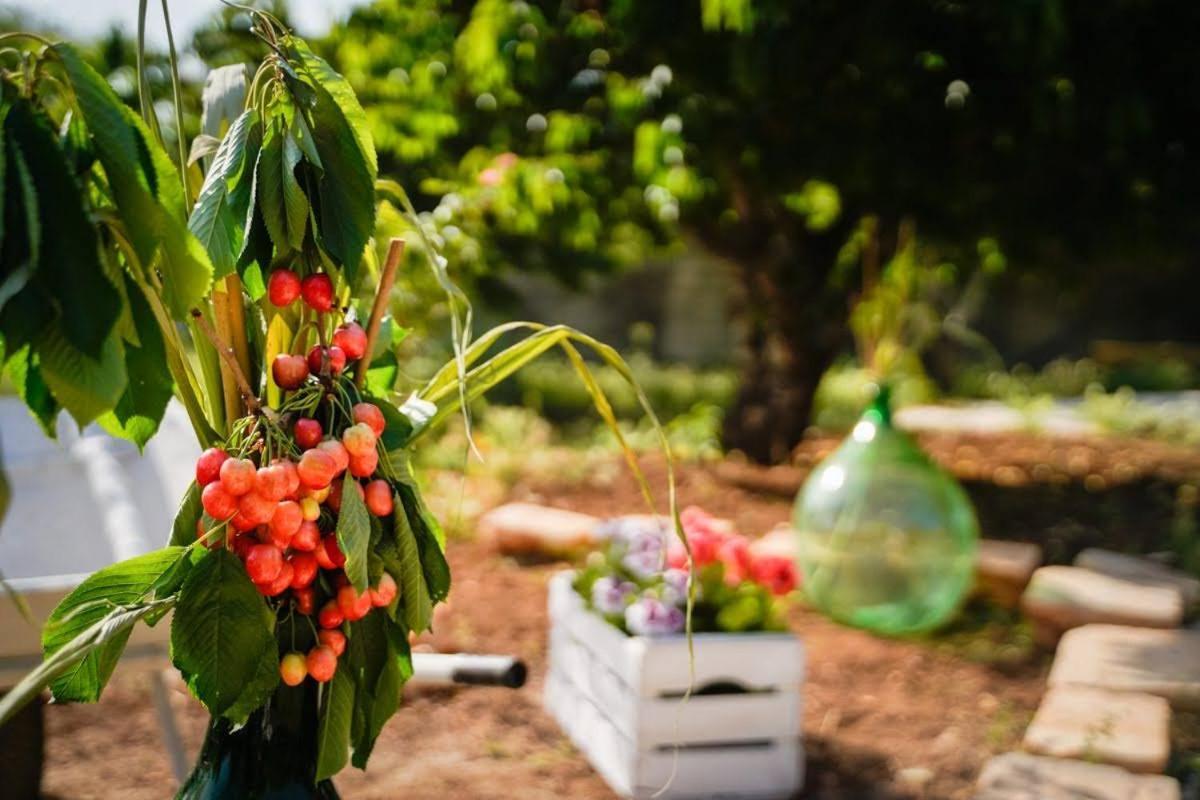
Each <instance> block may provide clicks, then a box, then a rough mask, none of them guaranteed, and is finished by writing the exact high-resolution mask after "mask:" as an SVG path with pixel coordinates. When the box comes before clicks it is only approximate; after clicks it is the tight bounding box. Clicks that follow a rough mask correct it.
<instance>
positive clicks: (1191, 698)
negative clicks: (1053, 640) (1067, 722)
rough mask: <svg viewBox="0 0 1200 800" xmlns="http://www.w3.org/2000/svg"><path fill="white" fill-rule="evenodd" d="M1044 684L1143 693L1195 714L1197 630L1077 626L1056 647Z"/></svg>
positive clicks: (1199, 659) (1199, 669)
mask: <svg viewBox="0 0 1200 800" xmlns="http://www.w3.org/2000/svg"><path fill="white" fill-rule="evenodd" d="M1048 685H1050V686H1052V687H1053V686H1065V685H1078V686H1095V687H1099V688H1103V689H1112V690H1115V691H1134V692H1146V693H1149V694H1155V695H1158V696H1159V697H1162V698H1165V699H1166V700H1167V701H1169V702H1170V703H1171V705H1173V706H1174V707H1175V708H1180V709H1188V710H1192V711H1200V630H1154V629H1151V628H1131V627H1126V626H1121V625H1085V626H1084V627H1082V628H1076V629H1075V630H1073V631H1068V632H1067V634H1066V635H1064V636H1063V638H1062V641H1061V642H1060V643H1059V646H1058V652H1057V653H1056V654H1055V656H1054V665H1053V666H1052V667H1051V669H1050V677H1049V679H1048Z"/></svg>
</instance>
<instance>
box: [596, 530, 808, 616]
mask: <svg viewBox="0 0 1200 800" xmlns="http://www.w3.org/2000/svg"><path fill="white" fill-rule="evenodd" d="M680 521H681V522H682V524H683V530H684V533H685V535H686V536H687V541H688V547H687V548H685V547H684V545H683V542H681V541H679V540H678V539H677V538H675V536H674V533H673V532H672V530H671V526H670V524H669V523H668V521H667V520H665V519H662V518H660V517H648V516H631V517H618V518H615V519H611V520H608V521H606V522H604V523H602V525H601V528H600V530H599V531H598V533H599V535H600V536H601V537H602V538H604V539H605V540H606V541H607V546H606V547H605V549H604V550H603V551H602V552H597V553H593V554H592V555H591V556H590V557H589V558H588V562H587V566H586V567H585V568H584V569H583V570H581V571H580V573H579V575H578V576H577V578H576V580H575V589H576V591H578V592H579V593H580V595H581V596H582V597H583V598H584V601H585V602H586V603H587V604H588V606H589V607H590V608H591V609H593V610H594V611H596V612H597V613H599V614H601V615H602V616H604V617H605V618H606V619H608V620H609V621H610V622H612V623H613V624H614V625H616V626H617V627H619V628H621V629H622V630H624V631H625V632H627V633H629V634H632V635H636V636H656V635H668V634H677V633H681V632H683V630H684V626H685V621H686V618H685V613H686V609H687V604H688V595H689V590H690V588H691V587H690V585H689V581H690V580H691V575H693V574H694V576H695V587H694V588H695V591H694V606H693V616H692V621H693V629H694V630H696V631H699V632H704V631H727V632H735V631H760V630H775V629H778V628H780V627H782V622H781V620H780V619H779V614H778V607H777V606H778V603H777V598H778V597H780V596H782V595H786V594H787V593H789V592H791V591H792V590H793V589H795V588H796V585H797V571H796V566H795V564H794V563H793V562H792V561H791V560H790V559H788V558H785V557H783V556H779V555H776V554H771V553H756V552H755V551H754V548H753V547H752V546H751V544H750V540H748V539H747V538H746V537H745V536H742V535H741V534H739V533H738V532H737V531H736V530H734V529H733V527H732V525H730V524H729V523H728V522H726V521H723V520H719V519H716V518H715V517H713V516H711V515H709V514H708V513H706V512H705V511H703V510H701V509H699V508H695V507H690V508H687V509H685V510H684V511H683V513H682V514H681V515H680ZM689 549H690V550H691V556H690V560H691V565H692V566H693V567H694V573H692V572H689V568H688V566H689V564H688V562H689V554H688V550H689Z"/></svg>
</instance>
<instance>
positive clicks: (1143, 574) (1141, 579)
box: [1075, 547, 1200, 610]
mask: <svg viewBox="0 0 1200 800" xmlns="http://www.w3.org/2000/svg"><path fill="white" fill-rule="evenodd" d="M1075 566H1077V567H1083V568H1084V569H1090V570H1092V571H1093V572H1103V573H1104V574H1105V575H1111V576H1112V577H1114V578H1121V579H1123V580H1127V581H1133V582H1134V583H1140V584H1143V585H1145V586H1167V587H1174V588H1176V589H1178V590H1179V593H1180V594H1181V595H1183V605H1184V609H1185V610H1187V609H1189V608H1191V607H1192V606H1194V605H1196V602H1197V601H1198V600H1200V578H1195V577H1193V576H1191V575H1188V574H1187V573H1185V572H1181V571H1179V570H1177V569H1171V568H1170V567H1167V566H1164V565H1163V564H1160V563H1158V562H1157V561H1151V560H1150V559H1148V558H1139V557H1137V556H1131V555H1126V554H1125V553H1117V552H1114V551H1112V550H1104V549H1101V548H1099V547H1089V548H1088V549H1086V550H1084V551H1083V552H1082V553H1080V554H1079V555H1078V556H1077V557H1076V558H1075Z"/></svg>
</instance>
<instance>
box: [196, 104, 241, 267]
mask: <svg viewBox="0 0 1200 800" xmlns="http://www.w3.org/2000/svg"><path fill="white" fill-rule="evenodd" d="M257 124H258V112H256V111H255V110H254V109H247V110H246V111H244V112H242V114H241V116H239V117H238V118H237V119H236V120H234V122H233V125H232V126H230V128H229V132H228V133H227V134H225V138H224V139H223V140H222V141H221V146H220V147H219V148H218V149H217V154H216V156H215V157H214V158H213V163H212V166H211V167H210V168H209V170H208V175H207V176H205V178H204V185H203V186H202V187H201V189H200V196H199V197H198V198H197V199H196V207H195V208H194V209H193V210H192V215H191V217H190V218H189V219H188V230H190V231H191V232H192V234H194V235H195V237H196V238H197V239H198V240H199V241H200V243H201V244H202V245H203V246H204V249H205V251H206V252H207V253H208V257H209V259H210V260H211V261H212V265H213V270H214V275H215V277H217V278H221V277H224V276H225V275H228V274H230V273H231V272H233V270H234V268H235V267H236V266H237V259H238V256H239V255H240V254H241V252H242V245H243V243H244V236H245V227H244V221H245V214H246V209H245V206H244V205H243V206H242V207H241V208H234V205H235V197H234V192H235V189H236V188H237V184H238V182H239V181H242V180H252V179H253V175H252V174H251V172H250V171H249V170H247V169H246V166H247V161H248V159H247V152H246V142H247V140H248V139H249V137H250V132H251V129H252V128H254V127H255V126H256V125H257ZM252 163H253V162H250V164H251V165H252ZM247 197H248V195H247Z"/></svg>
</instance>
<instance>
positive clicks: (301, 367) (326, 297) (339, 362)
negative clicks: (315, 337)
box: [267, 269, 367, 391]
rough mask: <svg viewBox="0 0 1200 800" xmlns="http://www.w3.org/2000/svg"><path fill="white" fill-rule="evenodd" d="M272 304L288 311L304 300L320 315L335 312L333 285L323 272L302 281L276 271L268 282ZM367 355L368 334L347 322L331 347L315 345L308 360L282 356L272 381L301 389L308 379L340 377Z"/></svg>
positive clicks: (273, 365)
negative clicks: (311, 377) (313, 376)
mask: <svg viewBox="0 0 1200 800" xmlns="http://www.w3.org/2000/svg"><path fill="white" fill-rule="evenodd" d="M267 297H268V298H269V299H270V301H271V304H272V305H274V306H277V307H279V308H286V307H288V306H290V305H291V304H292V303H294V302H296V300H298V299H300V298H303V299H304V304H305V305H306V306H308V307H309V308H311V309H312V310H313V311H315V312H317V313H318V314H326V313H328V312H330V311H332V310H333V306H334V293H333V281H332V280H330V278H329V276H328V275H326V274H325V273H323V272H314V273H312V274H311V275H307V276H305V278H304V279H303V280H301V279H300V276H299V275H297V274H296V273H295V272H293V271H292V270H290V269H277V270H274V271H273V272H272V273H271V277H270V278H269V279H268V280H267ZM366 352H367V333H366V331H364V330H363V329H362V326H361V325H359V324H358V323H357V322H347V323H344V324H342V325H340V326H339V327H338V329H337V330H335V331H334V332H333V339H332V341H331V342H330V344H329V345H328V346H325V345H322V344H315V345H313V346H312V349H310V350H309V351H308V356H307V357H305V356H302V355H300V354H298V353H281V354H279V355H277V356H275V360H274V361H272V362H271V378H272V379H273V380H274V381H275V384H276V385H277V386H278V387H279V388H280V389H286V390H289V391H290V390H292V389H299V388H300V387H301V386H302V385H303V384H304V382H305V381H306V380H308V376H309V375H322V374H326V373H328V374H329V375H334V376H336V375H340V374H341V372H342V370H344V369H345V368H346V363H347V362H349V361H357V360H359V359H360V358H362V357H363V356H365V355H366Z"/></svg>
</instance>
